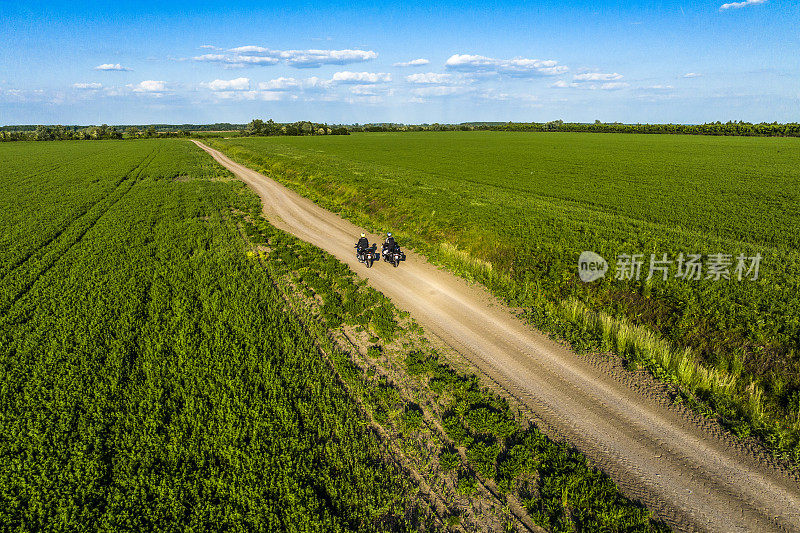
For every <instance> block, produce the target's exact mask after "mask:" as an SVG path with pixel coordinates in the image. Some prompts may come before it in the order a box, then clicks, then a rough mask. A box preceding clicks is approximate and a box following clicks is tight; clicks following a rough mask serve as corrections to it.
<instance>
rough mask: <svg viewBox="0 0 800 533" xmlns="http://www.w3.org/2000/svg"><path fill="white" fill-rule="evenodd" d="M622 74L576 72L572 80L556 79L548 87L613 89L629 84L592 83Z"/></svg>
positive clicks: (613, 82) (615, 77) (619, 82)
mask: <svg viewBox="0 0 800 533" xmlns="http://www.w3.org/2000/svg"><path fill="white" fill-rule="evenodd" d="M621 77H622V76H621V75H619V74H616V73H615V74H601V73H598V72H595V73H591V74H578V75H576V76H575V78H574V79H575V80H576V81H573V82H567V81H564V80H558V81H557V82H555V83H554V84H552V85H551V86H550V87H555V88H556V89H570V88H572V89H589V90H597V89H600V90H603V91H614V90H618V89H624V88H625V87H628V86H629V85H630V84H628V83H626V82H624V81H606V82H605V83H601V84H600V85H598V84H596V83H593V82H595V81H604V80H618V79H619V78H621Z"/></svg>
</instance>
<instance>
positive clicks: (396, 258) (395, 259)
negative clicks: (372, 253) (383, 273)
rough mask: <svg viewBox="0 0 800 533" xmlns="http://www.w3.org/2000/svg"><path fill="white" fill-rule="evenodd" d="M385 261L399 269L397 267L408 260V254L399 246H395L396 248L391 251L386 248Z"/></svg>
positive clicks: (384, 251) (384, 252)
mask: <svg viewBox="0 0 800 533" xmlns="http://www.w3.org/2000/svg"><path fill="white" fill-rule="evenodd" d="M383 260H384V261H386V262H387V263H391V264H392V266H393V267H395V268H397V266H398V265H399V264H400V261H405V260H406V254H404V253H403V252H402V251H401V250H400V247H399V246H397V245H395V247H394V248H393V249H391V250H389V249H388V248H384V250H383Z"/></svg>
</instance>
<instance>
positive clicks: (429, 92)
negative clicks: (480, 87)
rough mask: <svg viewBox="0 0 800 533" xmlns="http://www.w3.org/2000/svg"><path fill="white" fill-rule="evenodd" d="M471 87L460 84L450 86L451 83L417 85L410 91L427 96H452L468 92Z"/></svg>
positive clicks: (416, 94)
mask: <svg viewBox="0 0 800 533" xmlns="http://www.w3.org/2000/svg"><path fill="white" fill-rule="evenodd" d="M470 90H471V89H469V88H468V87H460V86H455V87H454V86H452V85H434V86H431V87H417V88H415V89H412V90H411V92H412V93H413V94H414V95H415V96H421V97H427V96H453V95H458V94H464V93H466V92H469V91H470Z"/></svg>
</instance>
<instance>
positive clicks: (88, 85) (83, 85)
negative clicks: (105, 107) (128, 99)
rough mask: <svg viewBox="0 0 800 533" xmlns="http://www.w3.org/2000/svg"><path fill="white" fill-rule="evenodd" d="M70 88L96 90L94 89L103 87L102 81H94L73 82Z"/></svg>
mask: <svg viewBox="0 0 800 533" xmlns="http://www.w3.org/2000/svg"><path fill="white" fill-rule="evenodd" d="M72 88H73V89H93V90H96V89H102V88H103V84H102V83H96V82H95V83H73V84H72Z"/></svg>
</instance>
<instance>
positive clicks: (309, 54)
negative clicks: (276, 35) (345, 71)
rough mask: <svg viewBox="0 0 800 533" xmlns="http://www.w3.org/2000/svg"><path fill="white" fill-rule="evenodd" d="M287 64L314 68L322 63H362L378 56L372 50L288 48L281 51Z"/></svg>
mask: <svg viewBox="0 0 800 533" xmlns="http://www.w3.org/2000/svg"><path fill="white" fill-rule="evenodd" d="M282 57H284V58H286V62H287V63H288V64H289V66H292V67H295V68H316V67H320V66H322V65H348V64H350V63H363V62H365V61H369V60H371V59H375V58H376V57H378V54H376V53H375V52H373V51H372V50H289V51H287V52H283V53H282Z"/></svg>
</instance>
